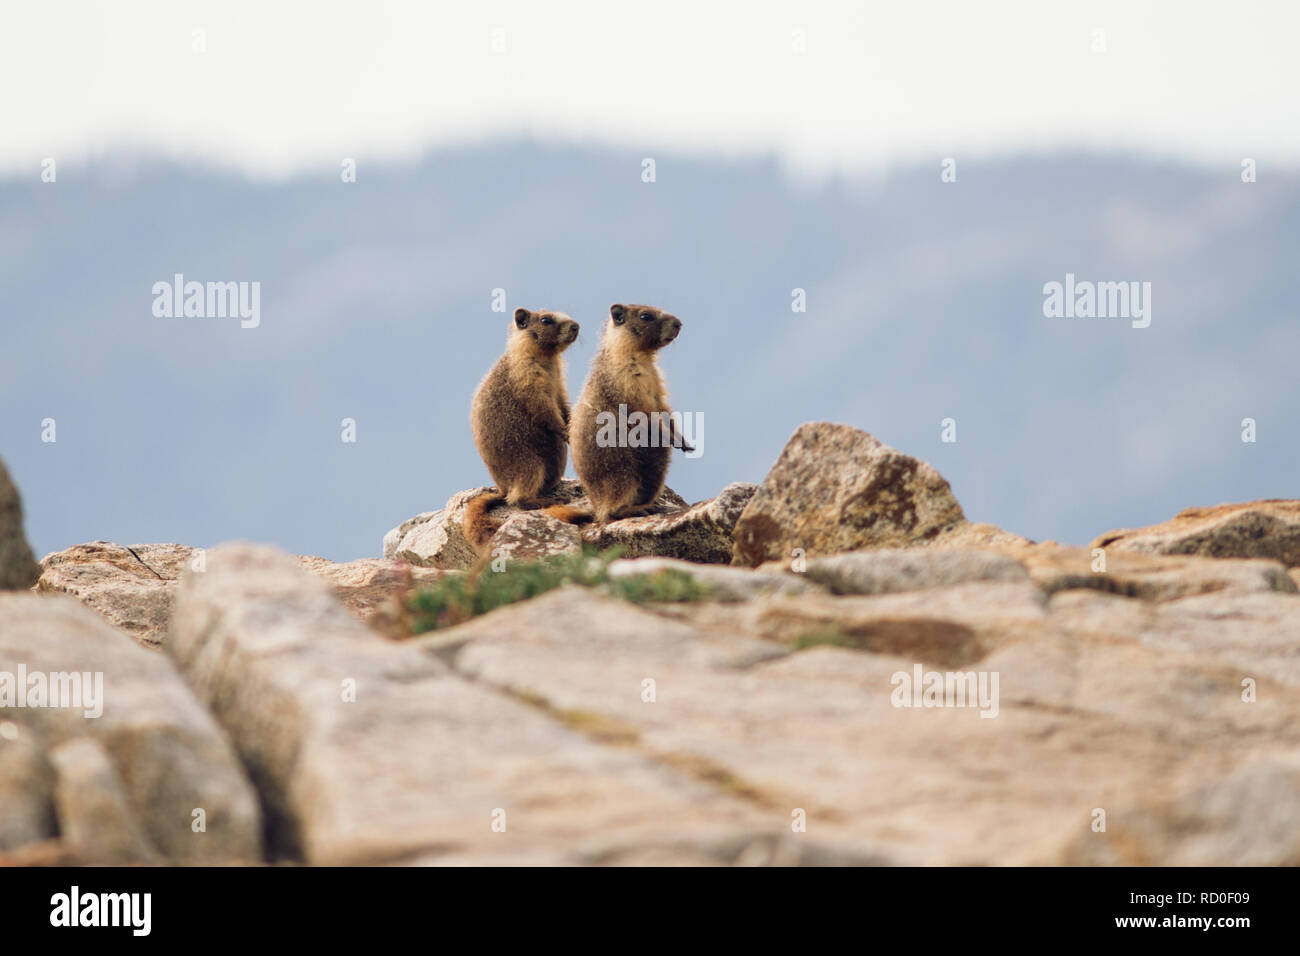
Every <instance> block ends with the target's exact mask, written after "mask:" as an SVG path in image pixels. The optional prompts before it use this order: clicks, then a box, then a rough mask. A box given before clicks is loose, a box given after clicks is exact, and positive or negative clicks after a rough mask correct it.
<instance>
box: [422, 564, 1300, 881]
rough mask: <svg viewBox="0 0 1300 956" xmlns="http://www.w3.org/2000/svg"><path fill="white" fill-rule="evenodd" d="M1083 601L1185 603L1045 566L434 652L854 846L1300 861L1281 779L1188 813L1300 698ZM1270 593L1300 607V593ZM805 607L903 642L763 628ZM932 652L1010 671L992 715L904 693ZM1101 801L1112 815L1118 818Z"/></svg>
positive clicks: (853, 852)
mask: <svg viewBox="0 0 1300 956" xmlns="http://www.w3.org/2000/svg"><path fill="white" fill-rule="evenodd" d="M631 563H632V564H636V563H638V562H631ZM739 573H750V572H739ZM791 577H798V576H797V575H791ZM1067 593H1069V594H1082V595H1083V596H1085V597H1087V598H1089V599H1090V600H1092V599H1095V600H1103V601H1113V602H1123V603H1126V604H1129V605H1136V606H1138V607H1140V608H1142V609H1145V610H1148V611H1149V610H1151V609H1153V608H1159V609H1164V608H1168V607H1170V606H1171V605H1169V604H1163V605H1157V604H1152V603H1149V602H1145V601H1141V600H1140V599H1135V598H1121V597H1118V596H1114V595H1110V594H1103V593H1100V592H1097V591H1091V590H1090V591H1083V592H1077V591H1071V592H1061V593H1059V594H1057V595H1054V596H1052V598H1051V599H1050V601H1049V599H1048V596H1047V594H1046V592H1044V591H1042V590H1041V589H1039V588H1037V587H1036V586H1034V585H1033V584H1031V583H1030V582H1029V581H1028V580H1027V579H1026V578H1024V577H1023V576H1022V578H1021V580H1019V581H1000V580H974V581H969V582H966V583H962V584H954V585H945V586H940V587H937V588H925V589H922V590H916V591H897V592H894V593H892V594H885V595H880V596H870V597H867V596H852V597H834V596H829V595H818V594H803V595H794V596H788V597H770V596H768V597H761V598H758V599H757V600H756V601H746V602H743V603H741V604H739V605H736V604H727V605H725V607H726V608H728V609H729V610H728V611H727V614H726V616H725V617H715V618H713V619H711V620H709V619H707V616H701V617H700V618H698V619H695V618H692V617H691V616H689V615H687V616H676V617H673V618H665V617H664V616H662V614H661V613H659V610H658V609H656V610H654V611H651V610H645V609H641V608H637V607H632V606H629V605H626V604H623V603H620V602H618V601H615V600H612V599H609V598H603V597H595V596H592V595H590V594H586V593H583V592H581V591H579V590H574V589H563V590H560V591H555V592H551V593H549V594H546V595H544V596H542V597H540V598H538V599H536V600H534V601H532V602H529V603H527V604H524V605H517V606H512V607H508V608H505V609H503V610H500V611H497V612H494V613H492V614H490V615H488V616H486V617H484V618H481V619H479V620H477V621H471V622H469V623H467V624H464V625H461V626H459V627H456V628H453V629H451V630H449V631H446V632H442V633H439V634H437V635H435V636H432V637H429V638H426V639H424V640H423V641H422V642H421V644H422V646H424V647H425V648H427V649H428V650H429V651H430V652H432V653H434V654H436V655H437V656H438V657H439V658H440V659H442V660H444V661H446V662H447V663H448V664H449V665H450V667H451V668H452V670H453V671H454V672H456V673H460V674H464V675H466V676H469V677H471V678H473V680H474V681H475V682H476V684H477V685H478V686H484V687H491V688H495V689H497V690H499V691H500V692H502V693H506V694H509V695H510V696H512V697H514V698H523V699H531V700H535V701H537V702H538V706H539V707H541V708H543V709H544V711H545V712H546V713H548V714H551V715H553V716H554V717H555V719H557V720H563V721H566V722H569V723H571V724H573V725H575V726H580V727H582V728H584V730H585V732H587V733H588V734H589V735H590V736H592V737H593V738H594V739H597V740H602V741H604V742H605V743H606V745H607V746H618V747H621V748H624V749H626V750H629V751H631V752H633V753H636V754H640V755H642V756H644V757H646V758H647V759H651V760H654V761H655V762H656V763H658V764H660V765H662V766H665V767H670V768H673V769H674V771H675V772H679V773H683V774H690V775H694V776H700V777H703V778H705V779H708V780H710V781H713V782H714V784H715V785H716V786H719V787H722V788H725V789H726V790H728V791H730V792H732V793H734V794H735V795H736V796H737V798H738V799H739V800H741V801H743V803H744V804H745V805H747V806H748V807H750V808H752V809H753V810H756V811H760V812H763V813H766V814H769V815H770V816H772V817H785V818H787V819H788V818H789V817H790V816H791V815H792V814H794V815H796V816H797V815H798V814H800V813H802V814H803V815H805V816H806V819H807V833H806V834H805V836H808V837H812V836H813V835H814V834H815V835H816V838H817V839H819V840H822V841H825V843H826V844H828V845H830V846H833V847H834V848H836V849H837V850H838V851H839V852H840V853H843V854H845V855H847V856H849V857H852V858H857V859H868V858H870V859H876V860H888V861H893V862H905V863H928V864H956V863H965V864H980V863H1021V864H1024V863H1028V864H1061V863H1068V862H1076V861H1079V860H1081V859H1083V858H1084V857H1085V855H1086V854H1087V853H1091V852H1096V853H1098V854H1099V856H1100V857H1101V858H1104V857H1105V856H1106V853H1107V851H1106V850H1105V847H1106V846H1108V845H1110V844H1113V843H1118V842H1119V841H1120V840H1122V839H1123V838H1122V837H1119V836H1118V834H1120V833H1129V832H1132V833H1134V834H1135V836H1134V839H1133V842H1131V843H1129V842H1124V843H1122V844H1121V845H1122V846H1123V847H1124V848H1126V849H1125V852H1127V853H1129V854H1130V855H1129V856H1126V857H1123V858H1122V859H1124V860H1128V861H1133V860H1141V861H1142V862H1147V863H1155V864H1159V863H1163V862H1167V861H1170V860H1175V859H1183V860H1195V861H1198V862H1217V863H1220V864H1222V863H1231V862H1234V861H1235V858H1234V857H1233V856H1231V855H1230V852H1231V849H1232V848H1233V847H1236V846H1239V845H1249V847H1250V848H1251V854H1252V859H1253V860H1255V861H1257V862H1263V863H1273V864H1276V863H1281V862H1288V861H1290V860H1291V859H1292V857H1293V854H1294V846H1293V843H1294V841H1291V840H1290V838H1289V834H1288V835H1286V839H1281V840H1279V841H1277V842H1276V844H1275V845H1274V846H1273V847H1272V848H1271V849H1270V848H1269V846H1268V844H1267V841H1265V840H1262V839H1259V838H1258V832H1267V831H1269V830H1270V829H1271V830H1274V831H1276V832H1278V833H1279V835H1280V836H1282V835H1284V834H1282V833H1281V832H1280V831H1277V828H1278V827H1286V826H1289V825H1290V824H1289V821H1291V820H1292V819H1293V815H1294V814H1295V813H1297V812H1300V794H1297V793H1295V792H1293V790H1292V789H1290V788H1289V787H1287V786H1282V785H1278V786H1272V785H1270V787H1269V790H1268V793H1269V794H1270V799H1275V800H1277V801H1279V802H1278V803H1277V804H1276V805H1274V806H1273V807H1272V808H1271V809H1270V811H1269V813H1268V814H1266V815H1265V816H1264V818H1263V820H1264V821H1266V822H1264V823H1262V824H1259V825H1258V826H1256V825H1254V824H1248V825H1244V826H1243V823H1242V821H1241V820H1240V819H1236V818H1234V817H1233V815H1232V814H1231V813H1230V812H1226V811H1225V810H1224V809H1222V808H1220V807H1215V808H1214V809H1212V810H1211V809H1204V810H1203V812H1201V813H1200V814H1199V815H1198V816H1197V824H1196V826H1197V829H1196V831H1195V832H1194V835H1193V836H1189V839H1188V840H1187V841H1183V840H1180V838H1179V836H1178V834H1179V832H1180V831H1179V829H1178V828H1179V826H1180V825H1181V821H1182V820H1183V819H1184V810H1181V809H1179V808H1180V807H1182V808H1186V807H1187V806H1189V804H1188V803H1187V802H1186V800H1185V799H1184V798H1183V797H1181V795H1182V794H1184V793H1185V792H1186V790H1187V789H1188V788H1189V787H1190V786H1191V785H1192V784H1193V782H1196V783H1197V784H1198V785H1201V786H1204V787H1207V788H1211V789H1212V790H1213V791H1214V792H1215V793H1221V794H1224V796H1222V797H1221V798H1219V803H1220V804H1221V806H1222V807H1224V808H1226V807H1232V806H1234V805H1236V806H1240V807H1242V808H1245V807H1248V806H1249V805H1251V803H1252V802H1253V800H1254V798H1247V796H1246V793H1245V792H1244V790H1243V788H1242V787H1241V786H1239V785H1238V784H1237V783H1235V779H1236V778H1235V776H1234V775H1235V774H1237V773H1238V772H1246V771H1244V770H1242V769H1241V768H1244V767H1247V766H1248V765H1249V764H1251V763H1252V762H1254V761H1258V760H1264V761H1267V760H1269V759H1272V758H1270V757H1269V755H1270V754H1278V753H1284V752H1287V751H1288V750H1291V751H1293V750H1294V748H1295V747H1296V745H1297V743H1300V724H1296V723H1295V720H1296V718H1297V717H1300V699H1297V698H1296V697H1295V695H1293V694H1291V693H1289V692H1288V691H1287V690H1286V688H1285V687H1284V686H1282V685H1279V684H1278V683H1277V682H1276V681H1275V680H1274V679H1273V678H1271V677H1269V676H1266V675H1264V674H1262V673H1259V672H1253V673H1255V674H1256V680H1257V681H1258V686H1257V691H1258V694H1259V697H1258V699H1257V702H1255V703H1247V702H1245V701H1243V699H1242V696H1241V695H1242V691H1243V688H1242V685H1241V680H1242V677H1243V674H1244V673H1247V672H1245V671H1243V670H1242V665H1243V664H1244V663H1247V661H1246V660H1245V659H1244V658H1241V657H1238V656H1236V654H1235V653H1231V652H1230V653H1222V654H1221V653H1216V652H1213V651H1211V652H1208V653H1201V651H1203V650H1209V649H1203V648H1196V647H1191V648H1183V649H1173V648H1171V647H1164V646H1155V645H1153V644H1148V643H1146V642H1144V641H1141V640H1134V639H1131V638H1127V637H1125V636H1124V634H1125V630H1124V627H1123V626H1121V627H1119V628H1117V629H1114V630H1111V629H1109V628H1106V627H1102V628H1099V629H1092V630H1088V629H1085V628H1083V627H1081V626H1080V625H1082V624H1083V623H1084V620H1085V619H1087V618H1089V617H1090V615H1089V613H1088V612H1087V611H1086V610H1085V609H1083V608H1077V607H1069V606H1065V605H1061V606H1057V604H1056V602H1057V600H1058V599H1059V598H1061V597H1062V596H1063V595H1064V594H1067ZM1234 593H1235V592H1234ZM1217 596H1218V597H1220V598H1221V597H1223V594H1219V595H1217ZM1252 596H1264V595H1259V594H1254V593H1252ZM1267 596H1268V597H1270V598H1272V599H1273V600H1275V601H1278V602H1282V601H1290V602H1293V603H1292V606H1291V613H1292V614H1293V615H1294V614H1300V598H1297V597H1296V596H1294V595H1286V594H1280V593H1276V592H1274V593H1270V594H1268V595H1267ZM781 608H785V609H786V610H782V611H780V612H779V613H781V614H793V615H798V616H801V617H802V618H804V619H805V621H806V620H809V619H813V618H816V617H819V616H821V617H824V619H825V620H827V621H830V622H834V623H835V625H836V626H838V627H839V628H840V629H842V631H844V632H846V633H849V634H853V633H855V632H856V633H858V634H861V635H866V636H869V635H871V634H873V633H876V634H881V635H883V637H882V638H881V640H879V641H875V640H863V641H850V642H846V643H843V644H838V645H836V644H833V643H827V642H823V641H814V642H812V643H810V644H807V645H800V644H799V642H797V641H793V640H788V639H786V638H785V637H784V636H783V635H782V634H781V633H780V632H779V630H773V631H771V632H770V633H766V634H765V633H763V631H762V628H763V627H765V626H766V625H767V624H770V623H771V621H772V620H773V619H774V617H773V616H774V615H776V614H777V613H778V609H781ZM999 616H1000V617H1001V618H1002V620H1001V621H1000V622H999V621H998V617H999ZM925 621H933V622H939V623H944V622H946V623H950V624H951V625H953V628H952V631H951V632H949V633H950V634H951V633H953V632H955V631H956V628H957V627H958V626H961V625H965V626H966V627H968V628H970V629H971V630H973V631H974V632H975V634H974V636H973V637H969V638H967V639H966V641H965V643H950V642H947V641H946V640H944V638H945V637H946V636H947V635H945V633H944V632H942V631H941V630H939V629H938V628H936V629H935V630H932V631H930V632H928V633H930V635H931V636H932V637H933V638H934V640H933V641H931V642H926V641H924V640H922V639H921V638H922V637H923V636H924V635H925V634H926V633H927V631H926V628H925V626H924V624H923V623H922V622H925ZM749 622H753V623H749ZM754 623H756V624H757V625H759V628H758V629H755V628H754V626H753V624H754ZM1092 623H1093V624H1095V623H1096V621H1095V619H1094V620H1093V621H1092ZM1114 623H1116V624H1120V623H1121V622H1120V621H1119V619H1118V618H1117V619H1115V622H1114ZM909 625H910V626H909ZM872 627H880V628H882V629H881V630H878V631H875V632H873V631H872V630H871V628H872ZM909 635H910V636H911V638H912V639H911V640H910V641H909V640H907V639H908V637H909ZM891 636H892V638H893V639H892V640H891V639H889V638H890V637H891ZM982 637H987V638H989V639H988V640H986V641H985V640H982ZM755 638H760V640H755ZM771 638H780V639H779V640H771ZM801 646H803V648H804V649H799V648H800V647H801ZM954 649H958V650H960V651H961V654H958V655H952V654H951V651H953V650H954ZM936 651H937V652H938V653H935V652H936ZM944 657H947V658H948V659H949V660H950V661H951V660H954V659H961V660H962V663H961V664H960V665H955V664H944V663H942V660H943V658H944ZM918 665H919V666H920V667H921V668H922V670H923V671H936V672H940V674H941V676H942V674H943V673H946V672H950V671H956V672H958V673H970V674H972V675H973V676H975V677H976V679H978V675H979V674H984V675H986V677H987V676H991V675H997V678H998V685H997V686H998V694H997V699H996V706H995V707H994V706H990V707H985V708H983V712H984V713H988V714H989V715H990V716H989V717H988V718H984V717H981V716H980V713H981V707H980V706H978V705H977V704H975V703H974V695H972V705H971V706H954V701H952V700H950V699H947V698H945V697H943V696H940V697H939V698H938V702H939V703H940V706H924V705H917V706H908V707H903V706H898V705H897V703H898V701H897V692H898V690H899V688H900V686H901V685H900V683H899V681H900V675H903V677H904V678H906V679H909V680H910V679H911V678H912V677H913V675H914V674H915V672H916V668H917V667H918ZM918 694H919V688H918ZM911 699H912V698H911V697H910V695H909V696H908V700H909V702H910V701H911ZM917 699H918V700H919V699H920V698H919V696H918V698H917ZM945 704H946V706H945ZM994 709H996V714H993V710H994ZM1275 778H1277V774H1275V773H1273V772H1272V771H1270V777H1269V779H1270V780H1274V779H1275ZM1279 779H1280V778H1279ZM863 781H870V782H871V785H870V786H863ZM1162 808H1168V809H1162ZM1098 810H1101V811H1103V812H1104V814H1105V815H1106V822H1107V826H1108V829H1107V830H1105V831H1101V832H1094V830H1093V826H1094V822H1095V820H1097V819H1098V817H1097V811H1098ZM1153 814H1154V816H1152V815H1153ZM1243 830H1244V831H1247V835H1246V836H1243V835H1242V832H1243ZM1108 834H1110V835H1108Z"/></svg>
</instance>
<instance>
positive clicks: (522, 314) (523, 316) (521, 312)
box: [515, 309, 530, 329]
mask: <svg viewBox="0 0 1300 956" xmlns="http://www.w3.org/2000/svg"><path fill="white" fill-rule="evenodd" d="M529 316H530V313H529V311H528V310H527V309H515V325H517V326H519V328H521V329H526V328H528V319H529Z"/></svg>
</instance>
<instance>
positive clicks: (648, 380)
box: [548, 305, 693, 524]
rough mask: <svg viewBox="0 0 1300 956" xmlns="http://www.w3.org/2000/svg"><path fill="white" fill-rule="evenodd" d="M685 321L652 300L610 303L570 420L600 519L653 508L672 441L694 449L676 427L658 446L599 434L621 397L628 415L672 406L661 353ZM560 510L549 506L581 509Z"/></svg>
mask: <svg viewBox="0 0 1300 956" xmlns="http://www.w3.org/2000/svg"><path fill="white" fill-rule="evenodd" d="M681 326H682V324H681V322H680V321H678V319H677V317H676V316H674V315H669V314H668V313H667V312H664V311H662V310H660V309H656V308H653V307H651V306H646V305H613V306H610V317H609V321H607V322H606V323H605V332H604V335H603V337H602V338H601V343H600V351H599V352H597V354H596V358H595V359H594V360H593V362H592V364H591V372H590V374H589V375H588V376H587V383H586V384H585V385H584V386H583V389H582V395H581V396H580V397H579V398H578V403H577V405H575V406H574V417H573V424H572V426H571V428H570V442H571V444H572V447H573V466H574V468H575V469H577V472H578V479H579V480H580V481H581V482H582V487H583V490H585V491H586V492H587V497H588V498H590V500H591V505H592V512H593V514H592V517H594V518H595V520H596V521H597V522H599V523H601V524H604V523H605V522H606V521H609V520H610V519H612V518H628V517H632V516H635V515H640V514H649V513H651V512H652V511H654V503H655V499H656V498H658V497H659V493H660V492H661V491H663V487H664V479H665V478H666V477H667V475H668V464H669V461H670V459H671V456H672V449H673V448H681V449H684V450H687V451H690V450H693V449H691V448H690V446H689V445H687V444H686V442H685V440H684V439H683V438H682V436H681V434H680V432H678V431H677V429H676V428H675V427H674V428H672V429H671V430H670V432H669V433H668V434H667V435H664V436H663V437H662V438H661V443H660V445H659V446H648V447H618V446H617V445H612V446H610V447H602V446H601V444H600V442H599V441H598V437H599V434H600V431H601V423H600V422H599V421H598V420H597V416H598V415H600V414H601V413H602V412H609V413H611V414H612V415H613V416H614V417H615V419H616V420H617V417H618V411H619V405H626V406H627V415H628V416H631V415H632V413H633V412H638V411H639V412H644V413H646V414H647V415H655V414H660V413H668V412H670V411H671V409H670V408H669V405H668V391H667V389H666V388H665V386H664V379H663V375H662V373H661V372H660V371H659V366H658V365H657V364H656V363H655V356H656V354H657V353H658V351H659V349H661V348H663V347H664V346H665V345H667V344H668V343H669V342H671V341H672V340H673V339H674V338H676V337H677V333H678V332H679V331H680V330H681ZM664 442H668V443H667V444H665V443H664ZM561 510H562V509H558V508H553V509H550V510H549V512H548V513H550V514H554V515H555V517H558V518H562V519H563V520H570V521H572V520H574V519H575V517H577V516H576V515H570V516H568V517H566V515H565V514H561V513H559V512H560V511H561ZM568 510H569V511H570V512H571V511H572V509H568Z"/></svg>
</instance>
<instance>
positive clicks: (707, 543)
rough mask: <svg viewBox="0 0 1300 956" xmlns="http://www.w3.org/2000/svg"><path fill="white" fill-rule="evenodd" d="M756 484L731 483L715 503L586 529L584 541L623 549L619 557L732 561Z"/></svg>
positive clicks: (600, 548) (601, 547)
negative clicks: (735, 539) (741, 519)
mask: <svg viewBox="0 0 1300 956" xmlns="http://www.w3.org/2000/svg"><path fill="white" fill-rule="evenodd" d="M756 490H757V488H756V486H755V485H751V484H747V483H745V482H734V483H732V484H730V485H727V487H725V488H723V489H722V491H721V492H720V493H719V494H718V496H717V497H716V498H712V499H710V500H708V501H702V502H700V503H699V504H695V505H691V506H690V507H689V508H687V509H686V510H684V511H676V512H673V513H671V514H664V515H648V516H646V517H644V518H624V519H622V520H621V521H611V522H609V523H608V524H606V525H604V526H603V527H602V526H597V525H587V526H584V527H583V529H582V540H583V542H584V543H585V544H588V545H591V546H592V547H594V548H596V549H597V550H599V551H604V550H605V549H606V548H611V547H615V546H617V547H621V548H622V549H623V557H626V558H638V557H642V556H644V555H655V556H659V557H666V558H680V559H682V560H684V561H695V562H699V563H702V564H727V563H728V562H730V561H731V552H732V547H733V542H732V532H733V530H734V528H735V527H736V520H737V519H738V518H739V517H740V515H741V513H742V512H743V511H744V510H745V507H746V505H747V504H748V503H749V501H750V499H751V498H753V496H754V493H755V491H756Z"/></svg>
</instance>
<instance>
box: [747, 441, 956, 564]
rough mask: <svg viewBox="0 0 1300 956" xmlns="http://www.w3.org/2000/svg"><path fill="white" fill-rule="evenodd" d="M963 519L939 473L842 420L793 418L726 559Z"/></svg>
mask: <svg viewBox="0 0 1300 956" xmlns="http://www.w3.org/2000/svg"><path fill="white" fill-rule="evenodd" d="M965 523H966V518H965V515H963V514H962V510H961V505H959V504H958V503H957V499H956V498H955V497H953V494H952V489H951V488H950V487H949V486H948V482H947V481H945V480H944V478H943V476H942V475H940V474H939V473H938V472H937V471H935V470H934V468H932V467H931V466H930V465H928V464H926V463H925V462H923V461H921V460H919V459H917V458H913V457H912V456H911V455H906V454H904V453H902V452H900V451H898V450H897V449H894V448H890V447H889V446H888V445H886V444H884V443H883V442H881V441H879V440H877V439H876V438H873V437H872V436H871V435H868V434H867V433H866V432H864V431H859V430H858V429H856V428H851V427H849V426H848V425H835V424H831V423H829V422H812V423H809V424H805V425H800V426H799V428H798V429H796V430H795V433H794V434H793V435H792V436H791V437H790V440H789V441H788V442H787V443H786V446H785V448H784V449H783V450H782V452H781V455H780V457H779V458H778V459H777V461H776V464H775V465H773V466H772V470H771V471H770V472H768V475H767V477H766V478H765V479H764V480H763V484H762V485H761V486H760V487H759V489H758V492H757V493H756V494H755V495H754V496H753V498H752V499H750V501H749V504H748V505H746V507H745V510H744V511H743V512H742V513H741V515H740V518H739V520H738V521H737V523H736V527H735V548H734V552H733V560H734V561H735V563H736V564H743V565H750V566H755V565H759V564H762V563H763V562H765V561H786V560H789V559H790V558H791V557H792V555H794V554H796V553H798V554H802V555H807V556H813V555H825V554H835V553H837V552H841V551H856V550H858V549H861V548H885V547H902V546H905V545H909V544H919V543H922V542H925V541H929V540H932V539H935V538H937V537H938V536H940V535H942V534H944V533H945V532H950V531H952V530H954V529H956V528H958V527H960V526H961V525H963V524H965Z"/></svg>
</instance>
